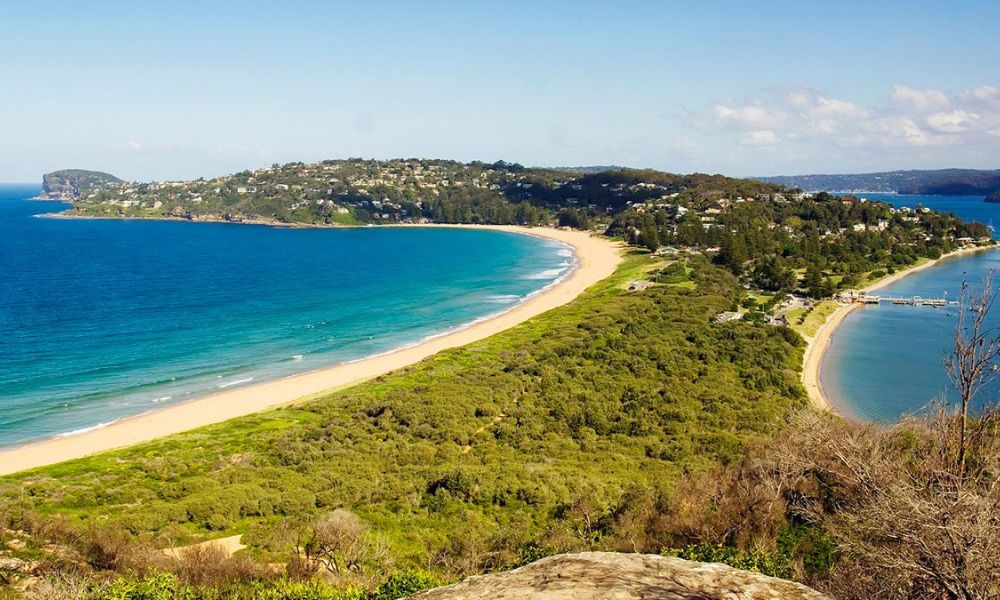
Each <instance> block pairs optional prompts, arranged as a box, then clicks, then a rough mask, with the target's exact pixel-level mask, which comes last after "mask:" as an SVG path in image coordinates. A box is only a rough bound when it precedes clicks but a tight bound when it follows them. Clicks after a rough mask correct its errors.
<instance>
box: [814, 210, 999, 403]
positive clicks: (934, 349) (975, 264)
mask: <svg viewBox="0 0 1000 600" xmlns="http://www.w3.org/2000/svg"><path fill="white" fill-rule="evenodd" d="M858 195H859V196H862V197H867V198H871V199H880V200H885V201H887V202H890V203H892V204H893V205H895V206H909V207H911V208H912V207H915V206H917V205H918V204H919V205H923V206H927V207H929V208H932V209H934V210H940V211H944V212H952V213H954V214H956V215H958V216H959V217H962V218H963V219H965V220H966V221H977V222H980V223H984V224H987V225H989V224H993V223H995V224H996V225H997V226H998V227H1000V204H987V203H985V202H983V197H982V196H903V195H884V194H858ZM990 268H1000V251H997V250H993V251H988V252H982V253H977V254H972V255H967V256H961V257H956V258H951V259H946V260H944V261H942V262H941V263H939V264H938V265H935V266H933V267H931V268H928V269H925V270H923V271H919V272H917V273H914V274H912V275H910V276H907V277H904V278H903V279H902V280H900V281H898V282H896V283H894V284H892V285H890V286H886V287H884V288H881V289H879V291H878V293H879V294H881V295H893V296H914V295H916V296H923V297H941V296H947V297H949V298H950V299H957V296H958V294H959V292H960V290H961V286H962V281H963V279H968V281H969V284H970V286H972V287H973V288H978V287H979V285H980V283H981V281H982V278H983V276H984V275H985V274H986V272H987V271H988V270H989V269H990ZM997 284H1000V281H997ZM956 314H957V309H956V308H955V307H951V308H937V309H935V308H930V307H913V306H894V305H891V304H882V305H879V306H877V307H865V308H861V309H858V310H855V311H854V312H852V313H851V314H850V315H848V316H847V318H846V319H844V322H843V324H842V325H841V326H840V327H839V328H838V329H837V331H836V332H835V333H834V335H833V339H832V343H831V345H830V349H829V350H828V351H827V353H826V354H825V355H824V358H823V364H822V366H821V373H820V377H821V380H822V383H823V388H824V390H825V391H826V393H827V394H828V395H829V396H830V397H831V399H832V400H833V403H834V405H835V406H836V407H837V409H838V410H840V411H841V412H843V413H844V414H848V415H852V416H855V417H858V418H862V419H871V420H894V419H896V418H898V417H899V416H900V415H902V414H905V413H912V412H918V411H920V410H921V409H922V408H924V407H925V406H926V405H927V404H928V403H929V402H932V401H934V400H938V399H941V398H943V397H946V396H949V395H951V394H952V393H953V390H952V389H951V385H950V383H949V381H948V377H947V375H946V373H945V370H944V359H945V357H946V356H947V354H948V352H949V351H950V345H951V342H952V339H953V336H954V332H955V323H956ZM992 324H993V325H994V326H1000V313H998V314H994V315H992ZM998 393H1000V385H993V386H991V388H989V389H987V390H986V391H985V393H984V394H983V395H982V397H981V398H980V401H991V402H993V401H996V400H997V398H998Z"/></svg>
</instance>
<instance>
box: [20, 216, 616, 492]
mask: <svg viewBox="0 0 1000 600" xmlns="http://www.w3.org/2000/svg"><path fill="white" fill-rule="evenodd" d="M403 227H451V228H461V229H489V230H494V231H504V232H508V233H517V234H522V235H532V236H535V237H541V238H544V239H548V240H554V241H558V242H562V243H565V244H568V245H569V246H571V247H572V248H573V251H574V254H575V265H574V268H573V270H572V271H571V272H570V274H569V275H568V276H567V277H565V278H564V279H563V280H562V281H558V282H556V283H554V284H551V285H549V286H548V287H546V288H543V289H542V290H540V291H538V292H536V293H534V294H533V295H531V296H529V297H527V298H526V299H525V300H524V301H523V302H521V303H520V304H518V305H517V306H515V307H513V308H511V309H510V310H507V311H504V312H501V313H499V314H496V315H493V316H491V317H490V318H486V319H482V320H478V321H474V322H472V323H470V324H469V325H468V326H464V327H460V328H458V329H453V330H450V331H446V332H444V333H442V334H439V335H436V336H431V337H429V338H427V339H425V340H424V341H423V342H422V343H419V344H416V345H410V346H405V347H402V348H398V349H396V350H392V351H389V352H384V353H381V354H377V355H375V356H370V357H367V358H364V359H360V360H356V361H353V362H346V363H339V364H336V365H333V366H330V367H327V368H323V369H318V370H315V371H309V372H306V373H301V374H298V375H292V376H289V377H285V378H282V379H277V380H274V381H268V382H263V383H259V384H255V385H250V386H247V387H242V388H238V389H234V390H228V391H221V392H216V393H212V394H209V395H207V396H203V397H201V398H196V399H193V400H190V401H187V402H183V403H179V404H173V405H170V406H166V407H164V408H161V409H156V410H153V411H147V412H145V413H142V414H139V415H135V416H131V417H126V418H124V419H121V420H118V421H115V422H113V423H111V424H110V425H107V426H106V427H102V428H100V429H94V430H90V431H85V432H81V433H79V434H76V435H71V436H64V437H55V438H47V439H45V440H41V441H38V442H31V443H28V444H25V445H21V446H15V447H13V448H9V449H4V450H0V476H2V475H9V474H12V473H17V472H19V471H25V470H28V469H34V468H37V467H42V466H45V465H50V464H54V463H58V462H62V461H65V460H71V459H74V458H81V457H84V456H89V455H91V454H96V453H99V452H104V451H107V450H113V449H116V448H122V447H125V446H131V445H134V444H138V443H141V442H147V441H150V440H154V439H157V438H161V437H164V436H168V435H171V434H175V433H181V432H183V431H188V430H191V429H196V428H198V427H203V426H205V425H211V424H214V423H220V422H222V421H227V420H229V419H233V418H236V417H241V416H246V415H250V414H253V413H257V412H261V411H264V410H268V409H271V408H276V407H279V406H285V405H288V404H293V403H295V402H297V401H301V400H303V399H306V398H308V397H312V396H315V395H316V394H320V393H327V392H332V391H335V390H339V389H344V388H347V387H350V386H353V385H356V384H358V383H362V382H364V381H367V380H369V379H373V378H375V377H378V376H380V375H384V374H386V373H389V372H391V371H395V370H397V369H400V368H403V367H406V366H409V365H412V364H414V363H416V362H419V361H421V360H423V359H424V358H427V357H429V356H431V355H433V354H436V353H438V352H441V351H442V350H447V349H450V348H456V347H459V346H464V345H466V344H470V343H472V342H476V341H479V340H482V339H484V338H487V337H490V336H492V335H493V334H495V333H499V332H501V331H503V330H505V329H509V328H511V327H514V326H516V325H519V324H520V323H523V322H524V321H527V320H528V319H531V318H532V317H535V316H538V315H540V314H542V313H544V312H547V311H549V310H551V309H553V308H556V307H559V306H562V305H564V304H567V303H569V302H570V301H572V300H573V299H574V298H576V297H577V296H578V295H580V293H582V292H583V291H584V290H586V289H587V288H588V287H590V286H591V285H593V284H595V283H597V282H598V281H600V280H602V279H604V278H606V277H608V276H610V275H611V274H612V273H614V271H615V270H616V269H617V268H618V264H619V263H620V262H621V260H622V256H621V251H620V245H619V244H615V243H613V242H611V241H610V240H607V239H601V238H598V237H595V236H593V235H591V234H589V233H587V232H583V231H570V230H563V229H554V228H529V227H518V226H504V225H496V226H491V225H445V224H440V225H438V224H435V225H403Z"/></svg>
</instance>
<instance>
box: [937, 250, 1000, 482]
mask: <svg viewBox="0 0 1000 600" xmlns="http://www.w3.org/2000/svg"><path fill="white" fill-rule="evenodd" d="M995 274H996V269H990V270H989V271H988V272H987V273H986V275H985V276H984V277H983V286H982V289H981V290H979V291H978V292H973V291H972V290H970V288H969V284H968V281H963V282H962V292H961V295H960V296H959V302H958V324H957V325H956V326H955V344H954V349H953V350H952V354H951V356H949V357H948V358H947V359H946V361H945V369H946V371H947V373H948V378H949V379H951V382H952V384H953V385H954V386H955V389H956V390H957V391H958V397H959V406H958V412H959V415H958V416H959V420H958V430H959V431H958V442H957V443H958V448H957V450H956V458H955V469H956V471H957V476H958V479H959V482H961V480H962V479H964V477H965V471H966V456H967V454H968V448H969V441H970V439H969V438H970V436H969V432H968V429H969V409H970V407H971V405H972V403H973V401H975V400H976V398H977V397H978V396H979V393H980V392H981V391H982V390H983V388H984V387H986V386H987V385H989V384H990V383H991V382H993V381H994V380H995V379H996V376H997V373H998V370H1000V367H998V365H997V358H998V356H1000V330H998V328H996V327H990V326H989V324H988V323H987V320H988V317H989V314H990V311H991V310H992V309H993V305H994V303H995V302H996V299H997V290H996V289H994V286H993V278H994V276H995ZM987 420H988V419H987ZM983 426H985V424H984V423H982V422H981V425H980V427H979V432H981V431H982V429H983ZM977 433H978V432H977ZM974 437H978V435H977V436H974Z"/></svg>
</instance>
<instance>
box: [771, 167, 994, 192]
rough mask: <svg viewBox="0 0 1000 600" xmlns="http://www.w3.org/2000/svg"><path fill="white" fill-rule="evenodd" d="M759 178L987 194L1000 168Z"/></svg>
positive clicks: (824, 187)
mask: <svg viewBox="0 0 1000 600" xmlns="http://www.w3.org/2000/svg"><path fill="white" fill-rule="evenodd" d="M756 179H758V180H760V181H766V182H768V183H777V184H781V185H786V186H789V187H798V188H802V189H804V190H807V191H828V192H851V191H864V192H887V193H899V194H937V195H942V196H975V195H980V194H981V195H983V196H985V195H987V194H990V193H992V192H995V191H998V190H1000V169H995V170H991V171H989V170H978V169H940V170H937V171H886V172H882V173H847V174H842V175H826V174H818V175H779V176H774V177H757V178H756Z"/></svg>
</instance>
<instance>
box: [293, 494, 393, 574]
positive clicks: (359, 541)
mask: <svg viewBox="0 0 1000 600" xmlns="http://www.w3.org/2000/svg"><path fill="white" fill-rule="evenodd" d="M311 529H312V531H311V534H310V536H309V539H308V541H307V542H306V543H305V546H304V550H305V555H306V559H307V560H308V561H310V562H313V563H316V564H320V565H322V566H323V568H325V569H326V570H327V571H329V572H330V573H331V574H333V575H336V576H338V577H342V576H344V575H346V574H347V573H348V572H349V571H357V570H358V569H359V568H360V567H361V565H362V563H365V562H371V561H380V560H383V559H384V558H385V555H386V548H385V545H384V544H383V543H381V540H377V539H373V538H372V537H371V536H370V535H369V527H368V525H367V524H366V523H365V522H364V521H362V520H361V518H360V517H358V516H357V515H355V514H354V513H352V512H350V511H347V510H343V509H337V510H335V511H333V512H331V513H329V514H326V515H324V516H322V517H320V518H319V519H317V520H316V521H315V522H314V523H313V525H312V528H311Z"/></svg>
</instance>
